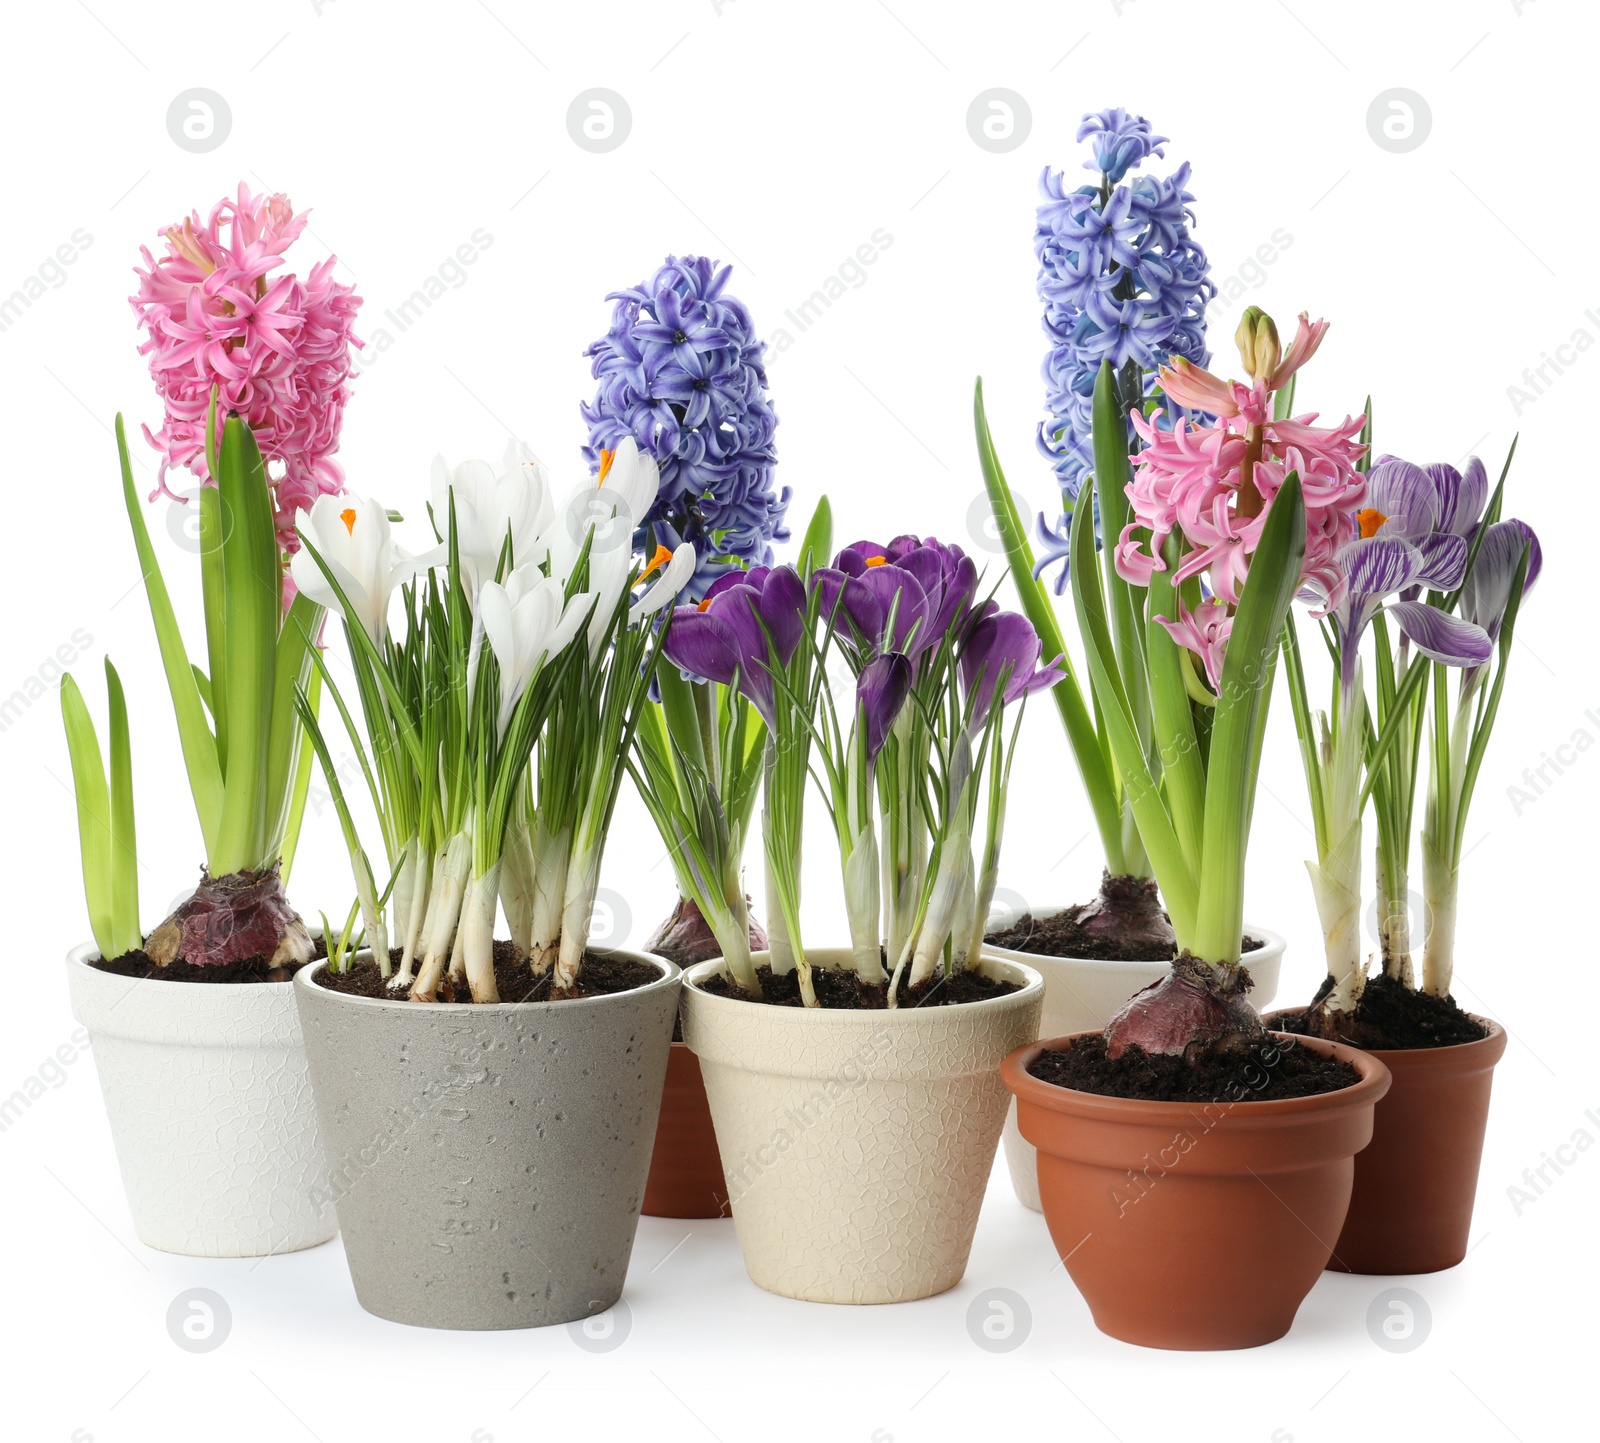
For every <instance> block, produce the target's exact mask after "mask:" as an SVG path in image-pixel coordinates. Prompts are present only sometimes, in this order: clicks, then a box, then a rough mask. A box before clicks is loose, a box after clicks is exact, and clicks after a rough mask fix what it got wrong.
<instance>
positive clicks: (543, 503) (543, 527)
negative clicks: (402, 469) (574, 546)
mask: <svg viewBox="0 0 1600 1443" xmlns="http://www.w3.org/2000/svg"><path fill="white" fill-rule="evenodd" d="M431 491H432V500H433V519H434V525H436V526H437V527H438V528H439V530H440V531H441V532H447V531H448V528H449V524H450V497H451V493H452V492H453V493H454V495H455V505H456V547H457V550H458V552H459V553H460V557H461V573H462V578H463V584H464V585H465V587H466V591H467V595H468V596H469V597H473V598H475V597H476V596H477V594H478V592H479V589H480V588H481V587H482V586H483V584H484V583H485V582H486V581H490V580H492V579H493V577H494V574H495V570H496V568H497V567H498V566H499V564H500V553H501V552H502V551H503V550H504V549H505V544H506V536H507V534H508V533H509V535H510V537H511V557H512V561H513V564H514V565H516V566H522V565H525V564H526V563H528V562H534V561H540V560H542V559H543V557H544V552H543V551H542V550H541V549H540V545H539V542H540V537H541V535H542V533H544V532H545V531H547V530H548V529H549V526H550V522H551V518H552V517H553V515H554V513H555V504H554V502H553V500H552V499H551V495H550V481H549V477H548V476H547V475H546V474H545V469H544V467H543V466H542V465H540V464H539V462H538V461H537V460H536V459H535V458H534V455H533V453H532V452H531V451H529V450H528V448H527V447H526V446H524V445H523V444H522V443H521V442H520V441H517V440H514V439H513V440H511V441H509V442H507V443H506V449H505V454H504V456H502V457H501V460H500V465H499V467H498V469H497V468H496V467H495V466H494V465H492V464H491V463H490V462H488V461H463V462H462V463H461V464H460V465H459V466H457V467H455V468H454V469H451V467H450V466H449V465H448V464H447V463H446V462H445V459H444V457H443V456H435V457H434V460H433V480H432V486H431Z"/></svg>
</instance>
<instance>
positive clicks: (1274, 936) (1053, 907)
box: [983, 902, 1289, 982]
mask: <svg viewBox="0 0 1600 1443" xmlns="http://www.w3.org/2000/svg"><path fill="white" fill-rule="evenodd" d="M1071 905H1073V904H1072V903H1069V902H1048V903H1046V904H1045V905H1044V906H1042V907H1030V908H1029V909H1028V911H1029V914H1030V915H1032V916H1034V917H1036V918H1038V919H1040V920H1041V921H1045V920H1048V919H1049V918H1051V917H1056V916H1059V915H1060V914H1061V913H1063V912H1065V911H1066V910H1067V908H1068V907H1069V906H1071ZM1018 917H1019V914H1018V913H1017V912H1016V911H1015V909H1010V908H1008V909H1007V911H1006V913H1005V915H1004V916H1003V918H1002V920H1001V921H999V922H998V923H997V924H996V926H995V927H994V928H992V929H991V930H993V931H1003V930H1004V929H1005V928H1007V927H1010V926H1012V925H1013V924H1014V923H1015V922H1016V921H1017V920H1018ZM1244 932H1245V935H1246V936H1250V937H1254V938H1256V939H1257V940H1258V941H1259V942H1260V943H1261V944H1262V945H1261V946H1260V947H1258V948H1256V950H1255V951H1254V952H1246V953H1244V954H1243V956H1241V957H1240V959H1239V960H1240V961H1241V962H1242V963H1243V964H1244V965H1245V966H1246V967H1248V966H1249V965H1250V959H1251V958H1257V959H1259V960H1260V961H1263V962H1270V961H1271V960H1272V959H1273V958H1275V957H1278V958H1281V957H1282V956H1283V955H1284V953H1285V952H1287V951H1288V950H1289V939H1288V938H1287V937H1285V936H1284V935H1283V934H1282V933H1281V932H1274V931H1273V930H1272V929H1271V928H1270V927H1258V926H1256V925H1255V923H1253V922H1251V921H1249V920H1248V919H1247V920H1246V922H1245V924H1244ZM983 950H984V951H985V952H988V953H990V954H991V955H993V956H995V957H1003V958H1004V959H1005V960H1006V961H1007V962H1015V961H1021V962H1023V963H1024V964H1026V963H1027V961H1028V960H1029V959H1030V958H1035V957H1038V958H1042V959H1043V960H1044V961H1046V962H1075V963H1077V964H1078V965H1079V966H1082V967H1107V968H1110V967H1121V968H1141V969H1148V971H1149V976H1150V980H1151V981H1152V982H1158V981H1160V980H1161V978H1162V977H1164V976H1165V975H1166V974H1167V973H1168V972H1169V971H1171V970H1172V959H1171V958H1170V957H1168V958H1160V959H1157V958H1153V957H1142V958H1128V959H1124V960H1120V961H1119V960H1117V959H1115V958H1111V957H1077V956H1074V955H1072V954H1071V953H1066V952H1019V951H1017V949H1016V948H1014V947H997V946H995V944H994V943H992V942H985V943H984V944H983Z"/></svg>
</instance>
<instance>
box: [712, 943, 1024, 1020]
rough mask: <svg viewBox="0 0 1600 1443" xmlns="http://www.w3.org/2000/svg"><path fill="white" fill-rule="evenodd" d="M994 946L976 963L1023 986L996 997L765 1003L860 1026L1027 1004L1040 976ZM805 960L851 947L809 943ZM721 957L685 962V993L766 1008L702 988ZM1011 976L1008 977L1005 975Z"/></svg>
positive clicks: (833, 960)
mask: <svg viewBox="0 0 1600 1443" xmlns="http://www.w3.org/2000/svg"><path fill="white" fill-rule="evenodd" d="M999 950H1000V949H998V948H993V947H987V946H986V947H985V948H984V952H983V955H982V957H981V958H980V962H983V963H988V964H990V965H992V966H994V967H999V968H1004V969H1007V970H1008V971H1014V972H1020V973H1021V974H1022V978H1021V981H1022V984H1023V985H1022V986H1021V987H1019V988H1018V989H1017V990H1016V991H1015V992H1007V993H1005V994H1003V995H1002V996H999V997H984V998H981V999H980V1000H978V1001H977V1002H956V1003H952V1004H950V1005H949V1006H946V1007H895V1008H892V1009H891V1008H887V1007H885V1008H848V1007H768V1008H766V1010H767V1011H769V1012H772V1013H776V1014H779V1015H781V1016H783V1017H785V1018H788V1017H807V1018H811V1017H815V1018H819V1019H821V1018H831V1019H833V1020H834V1021H836V1022H840V1023H842V1024H844V1025H849V1024H848V1023H845V1019H857V1021H856V1024H855V1025H863V1023H862V1021H861V1019H866V1020H869V1021H874V1022H875V1025H878V1026H891V1027H909V1026H911V1025H913V1020H914V1019H918V1018H921V1019H922V1020H924V1021H926V1020H928V1019H931V1018H936V1017H941V1016H943V1017H950V1016H952V1015H956V1016H967V1017H970V1016H972V1015H973V1013H974V1012H981V1011H982V1010H984V1009H988V1010H990V1011H1000V1010H1004V1009H1009V1008H1012V1007H1017V1006H1026V1005H1027V1004H1028V1003H1030V1002H1032V1001H1033V999H1034V998H1035V997H1039V996H1042V995H1043V993H1044V987H1045V983H1044V975H1043V974H1042V973H1041V972H1040V971H1039V970H1038V969H1037V968H1035V967H1031V966H1029V965H1028V964H1027V963H1026V962H1017V961H1013V960H1012V959H1011V957H1010V956H1000V955H999ZM751 955H752V956H753V957H766V956H768V955H770V954H769V953H768V952H767V951H766V950H765V949H762V950H761V951H758V952H754V953H752V954H751ZM806 955H807V959H808V960H809V961H810V963H811V965H812V966H813V967H825V968H832V967H836V966H838V965H840V964H841V963H843V964H848V963H849V961H850V958H851V952H850V949H849V948H848V947H810V948H807V949H806ZM723 966H724V959H723V958H721V957H709V958H707V959H706V960H705V961H704V962H695V963H693V964H691V965H690V966H688V967H686V968H685V969H684V972H683V988H684V991H685V992H690V991H692V992H693V993H694V995H695V996H696V997H697V998H700V999H703V1000H704V1001H705V1002H706V1003H709V1004H711V1005H713V1006H728V1007H766V1004H765V1003H762V1002H753V1001H751V1000H750V999H749V998H747V997H718V996H717V995H716V994H715V993H713V992H706V991H703V990H702V989H701V988H700V986H699V985H698V984H699V982H700V981H701V980H702V979H703V978H706V977H709V976H711V975H712V973H713V972H714V971H718V970H720V969H722V968H723ZM1008 980H1012V979H1008ZM800 1025H801V1026H819V1025H821V1024H820V1022H817V1023H801V1024H800Z"/></svg>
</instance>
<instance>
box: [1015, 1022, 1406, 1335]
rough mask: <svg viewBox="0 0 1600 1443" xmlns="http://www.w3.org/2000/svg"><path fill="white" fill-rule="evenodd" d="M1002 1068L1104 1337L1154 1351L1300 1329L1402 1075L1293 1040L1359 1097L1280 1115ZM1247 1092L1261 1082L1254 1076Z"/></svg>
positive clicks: (1027, 1058) (1348, 1095)
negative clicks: (1297, 1320) (1352, 1074)
mask: <svg viewBox="0 0 1600 1443" xmlns="http://www.w3.org/2000/svg"><path fill="white" fill-rule="evenodd" d="M1072 1040H1073V1039H1071V1038H1067V1037H1063V1038H1057V1039H1055V1040H1053V1041H1050V1042H1038V1043H1034V1044H1032V1045H1031V1046H1028V1047H1019V1048H1018V1049H1017V1050H1016V1051H1015V1052H1013V1053H1012V1054H1011V1055H1010V1056H1009V1057H1007V1058H1006V1060H1005V1062H1004V1063H1003V1064H1002V1065H1001V1069H1000V1072H1001V1076H1002V1077H1003V1078H1004V1080H1005V1084H1006V1086H1007V1087H1009V1088H1010V1089H1011V1091H1012V1092H1013V1093H1015V1094H1016V1098H1017V1109H1018V1118H1019V1121H1020V1123H1021V1126H1022V1135H1023V1136H1024V1137H1026V1138H1027V1139H1028V1140H1029V1141H1030V1142H1031V1143H1033V1144H1034V1146H1035V1147H1036V1148H1038V1150H1039V1192H1040V1195H1041V1196H1042V1198H1043V1200H1044V1215H1045V1221H1046V1222H1047V1223H1048V1224H1049V1226H1050V1236H1051V1238H1052V1239H1053V1240H1054V1242H1055V1245H1056V1251H1057V1252H1058V1253H1059V1254H1060V1255H1061V1259H1062V1261H1063V1262H1064V1263H1065V1264H1066V1267H1067V1271H1068V1272H1069V1273H1070V1274H1071V1275H1072V1280H1073V1282H1075V1283H1076V1284H1077V1285H1078V1290H1079V1291H1080V1292H1081V1293H1082V1294H1083V1296H1084V1299H1085V1301H1086V1302H1087V1303H1088V1304H1089V1310H1090V1312H1091V1313H1093V1315H1094V1321H1095V1326H1096V1327H1098V1328H1099V1329H1100V1331H1101V1332H1103V1333H1109V1334H1110V1335H1111V1336H1112V1337H1113V1338H1120V1339H1122V1340H1123V1341H1124V1342H1128V1343H1139V1344H1142V1345H1144V1346H1145V1347H1150V1348H1185V1349H1215V1348H1253V1347H1256V1346H1257V1345H1259V1344H1261V1343H1270V1342H1272V1341H1273V1340H1274V1339H1275V1338H1281V1337H1282V1336H1283V1335H1284V1334H1285V1333H1287V1332H1288V1331H1289V1326H1290V1324H1291V1323H1293V1322H1294V1315H1295V1312H1296V1310H1297V1309H1298V1308H1299V1306H1300V1303H1301V1301H1302V1300H1303V1299H1304V1298H1305V1295H1306V1294H1307V1293H1308V1292H1310V1291H1311V1287H1312V1285H1313V1284H1314V1283H1315V1282H1316V1280H1317V1277H1318V1275H1319V1274H1320V1273H1321V1272H1322V1270H1323V1268H1324V1267H1325V1266H1326V1265H1327V1261H1328V1257H1329V1254H1330V1253H1331V1252H1332V1249H1333V1243H1334V1239H1335V1238H1337V1237H1338V1235H1339V1229H1340V1228H1341V1227H1342V1226H1343V1225H1344V1215H1345V1208H1346V1206H1347V1205H1348V1203H1349V1201H1350V1184H1351V1180H1352V1178H1353V1176H1354V1172H1355V1168H1354V1158H1355V1154H1356V1153H1358V1152H1359V1151H1360V1150H1361V1149H1362V1148H1363V1147H1365V1146H1366V1145H1367V1142H1368V1140H1369V1139H1370V1138H1371V1136H1372V1112H1373V1104H1374V1103H1376V1102H1377V1100H1378V1099H1379V1098H1380V1097H1382V1096H1383V1094H1384V1093H1385V1092H1386V1091H1387V1090H1388V1087H1389V1073H1388V1069H1387V1068H1385V1067H1384V1065H1383V1063H1381V1062H1380V1061H1378V1060H1377V1058H1375V1057H1373V1056H1371V1055H1370V1054H1368V1053H1364V1052H1360V1051H1358V1050H1357V1049H1355V1048H1353V1047H1340V1046H1336V1045H1335V1044H1333V1043H1331V1042H1322V1041H1319V1040H1317V1039H1314V1038H1293V1039H1290V1038H1287V1037H1285V1038H1284V1040H1285V1042H1293V1043H1294V1044H1297V1045H1298V1046H1301V1047H1306V1048H1310V1049H1311V1050H1313V1051H1315V1052H1320V1053H1323V1054H1325V1055H1332V1056H1335V1057H1338V1058H1340V1059H1341V1060H1342V1061H1345V1062H1348V1063H1350V1064H1351V1065H1352V1066H1353V1067H1354V1068H1355V1069H1356V1071H1357V1072H1358V1073H1360V1075H1361V1080H1360V1082H1358V1083H1357V1084H1356V1085H1355V1086H1354V1087H1347V1088H1345V1089H1343V1090H1342V1091H1339V1092H1328V1093H1323V1094H1322V1095H1321V1096H1318V1097H1295V1098H1285V1099H1282V1100H1280V1101H1275V1102H1248V1101H1241V1102H1233V1103H1229V1102H1220V1103H1209V1104H1207V1103H1183V1102H1139V1101H1133V1100H1130V1099H1126V1098H1120V1097H1100V1096H1096V1095H1094V1094H1091V1093H1087V1092H1075V1091H1072V1090H1070V1089H1068V1088H1064V1087H1054V1086H1052V1085H1051V1084H1050V1083H1047V1082H1041V1081H1040V1080H1039V1079H1038V1078H1036V1077H1032V1076H1030V1075H1029V1073H1028V1070H1027V1068H1028V1064H1029V1063H1030V1062H1032V1061H1033V1059H1034V1058H1035V1057H1037V1056H1038V1055H1039V1053H1040V1052H1042V1051H1043V1050H1044V1049H1045V1048H1047V1047H1048V1048H1059V1047H1064V1046H1067V1045H1069V1044H1070V1043H1071V1042H1072ZM1246 1081H1247V1082H1248V1078H1246Z"/></svg>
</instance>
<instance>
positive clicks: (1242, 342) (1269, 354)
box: [1233, 306, 1283, 381]
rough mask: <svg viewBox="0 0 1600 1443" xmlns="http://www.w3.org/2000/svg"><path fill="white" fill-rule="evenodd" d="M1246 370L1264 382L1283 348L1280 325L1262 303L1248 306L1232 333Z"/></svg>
mask: <svg viewBox="0 0 1600 1443" xmlns="http://www.w3.org/2000/svg"><path fill="white" fill-rule="evenodd" d="M1233 339H1234V341H1235V342H1236V343H1237V344H1238V347H1239V355H1240V357H1241V358H1242V359H1243V361H1244V368H1245V370H1246V371H1247V372H1248V373H1249V374H1250V375H1251V376H1252V377H1253V378H1255V379H1256V380H1258V381H1264V380H1266V379H1267V377H1268V376H1270V375H1271V374H1272V373H1273V372H1274V371H1275V370H1277V368H1278V361H1279V359H1280V358H1281V357H1282V354H1283V347H1282V346H1281V345H1280V344H1279V341H1278V328H1277V326H1276V325H1275V324H1274V323H1273V320H1272V317H1271V316H1269V315H1268V314H1267V313H1266V312H1265V311H1264V310H1262V309H1261V307H1260V306H1246V307H1245V312H1244V315H1243V316H1242V317H1241V318H1240V320H1239V329H1238V330H1237V331H1235V332H1234V333H1233Z"/></svg>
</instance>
